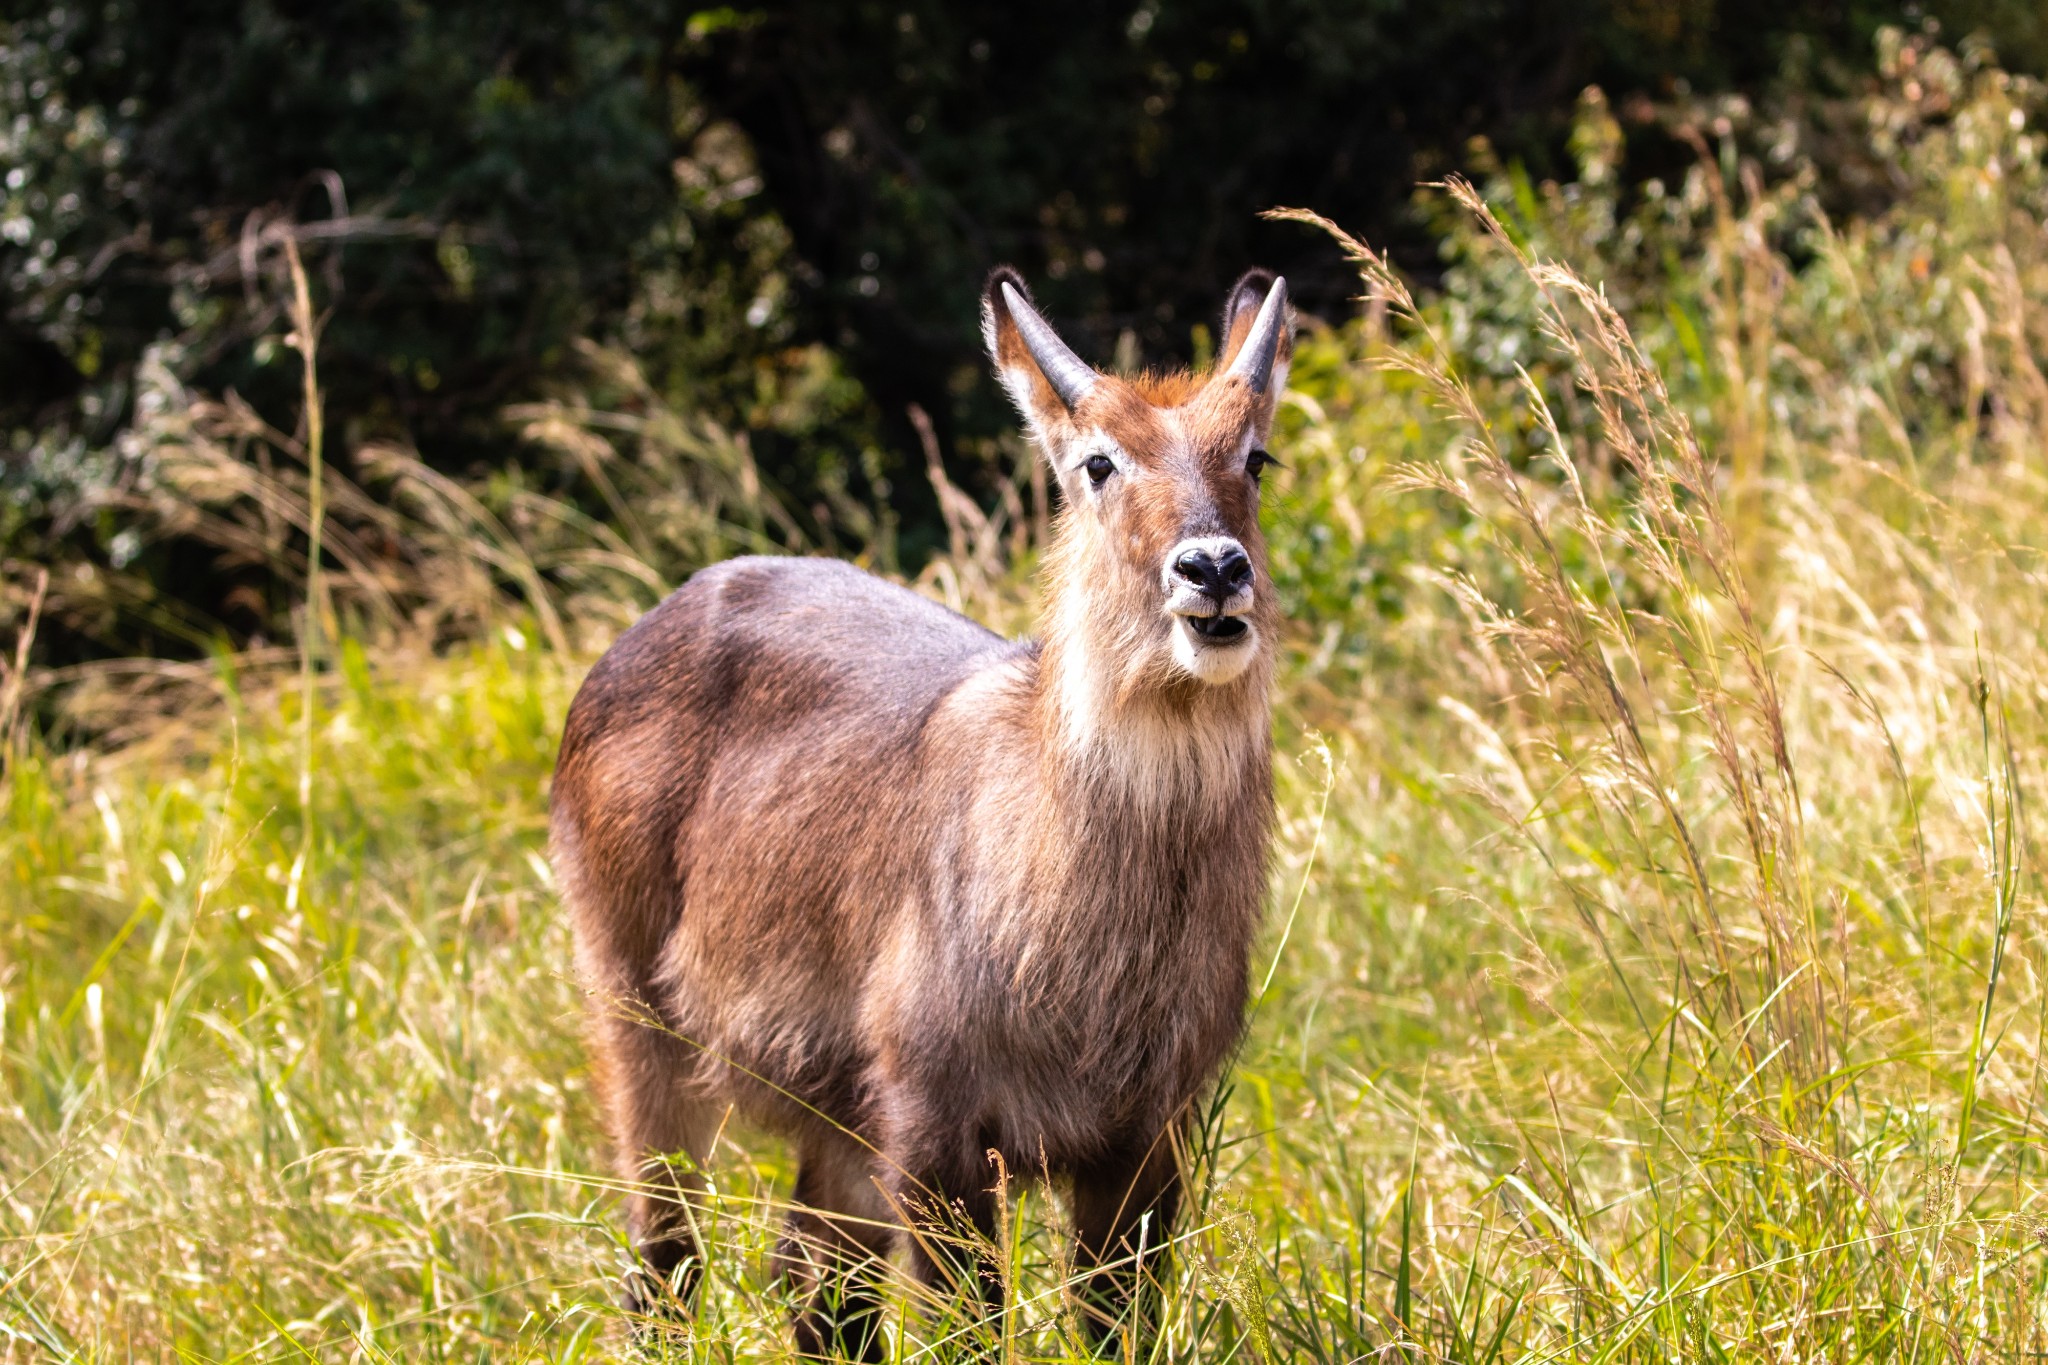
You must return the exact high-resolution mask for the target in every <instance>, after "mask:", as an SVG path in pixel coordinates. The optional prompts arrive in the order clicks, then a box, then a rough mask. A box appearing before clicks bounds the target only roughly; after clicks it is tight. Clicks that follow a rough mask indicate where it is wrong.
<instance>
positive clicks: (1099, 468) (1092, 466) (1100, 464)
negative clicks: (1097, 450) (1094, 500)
mask: <svg viewBox="0 0 2048 1365" xmlns="http://www.w3.org/2000/svg"><path fill="white" fill-rule="evenodd" d="M1081 467H1082V468H1083V469H1085V470H1087V471H1088V482H1090V483H1092V484H1094V485H1095V486H1096V487H1097V488H1100V487H1102V485H1103V484H1104V483H1105V482H1107V481H1108V479H1109V476H1110V475H1112V474H1114V473H1116V465H1115V464H1114V463H1113V462H1112V461H1111V460H1110V458H1109V456H1107V455H1090V456H1089V457H1088V458H1087V459H1086V460H1084V461H1083V462H1082V464H1081Z"/></svg>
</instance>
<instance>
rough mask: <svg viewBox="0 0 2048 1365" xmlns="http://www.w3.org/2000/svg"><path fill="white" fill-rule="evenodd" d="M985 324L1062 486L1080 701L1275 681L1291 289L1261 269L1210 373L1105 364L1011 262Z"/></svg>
mask: <svg viewBox="0 0 2048 1365" xmlns="http://www.w3.org/2000/svg"><path fill="white" fill-rule="evenodd" d="M982 331H983V335H984V338H985V340H986V341H987V344H988V348H989V354H990V356H991V357H992V358H993V359H994V361H995V365H996V370H997V373H998V375H999V376H1000V377H1001V379H1002V382H1003V386H1004V387H1005V388H1006V389H1008V390H1009V393H1010V397H1011V399H1012V400H1013V401H1014V402H1015V403H1016V405H1017V408H1018V410H1019V411H1020V412H1022V414H1023V416H1024V420H1025V423H1026V425H1027V426H1028V428H1029V430H1030V433H1031V437H1032V440H1033V442H1034V443H1035V444H1036V446H1037V447H1038V450H1039V452H1040V454H1041V455H1042V456H1043V457H1044V458H1045V460H1046V462H1047V464H1048V465H1049V467H1050V468H1051V470H1052V473H1053V476H1054V477H1055V478H1056V479H1057V480H1058V482H1059V488H1060V494H1061V503H1062V506H1061V511H1060V515H1059V520H1058V524H1057V529H1056V530H1055V533H1054V537H1053V543H1052V545H1051V546H1050V548H1049V550H1048V553H1047V556H1046V571H1047V595H1048V602H1047V608H1048V609H1047V613H1046V620H1045V623H1044V625H1045V634H1046V648H1047V651H1048V655H1049V656H1050V655H1052V654H1054V653H1055V652H1057V653H1059V654H1060V655H1062V656H1063V657H1062V663H1063V664H1065V666H1067V667H1069V668H1073V667H1075V666H1076V665H1077V664H1078V665H1079V666H1080V668H1081V670H1082V672H1083V673H1084V674H1085V675H1086V676H1087V678H1088V680H1089V681H1088V690H1089V691H1091V692H1093V693H1095V694H1096V695H1095V696H1093V697H1092V698H1083V697H1075V696H1072V695H1071V692H1072V689H1071V688H1069V689H1068V691H1069V694H1070V695H1069V700H1070V701H1071V702H1073V703H1075V704H1081V705H1094V706H1101V705H1105V704H1108V705H1122V704H1125V703H1128V702H1130V701H1132V700H1133V699H1134V698H1135V697H1136V696H1138V695H1139V694H1142V693H1148V692H1150V693H1167V694H1173V693H1181V694H1186V693H1187V692H1188V689H1189V688H1190V687H1191V686H1192V687H1193V689H1194V694H1195V695H1196V696H1199V695H1201V694H1203V691H1204V688H1203V685H1207V687H1209V688H1230V687H1244V686H1256V687H1258V688H1260V689H1262V688H1263V684H1264V680H1265V679H1266V677H1267V676H1269V674H1270V672H1271V659H1270V654H1271V651H1272V649H1273V647H1274V641H1273V638H1272V637H1273V635H1274V627H1275V623H1276V622H1277V620H1278V614H1277V610H1276V608H1275V605H1274V599H1273V593H1272V589H1271V586H1270V583H1269V581H1268V579H1267V577H1266V542H1265V538H1264V536H1262V535H1261V534H1260V531H1259V477H1260V473H1261V471H1262V470H1264V469H1265V468H1266V467H1267V466H1268V465H1270V464H1272V463H1273V460H1272V458H1271V457H1270V456H1268V455H1267V454H1266V438H1267V436H1268V434H1269V433H1270V431H1271V430H1272V425H1273V413H1274V409H1275V407H1276V406H1277V403H1278V400H1279V395H1280V393H1281V391H1282V390H1283V389H1284V388H1285V387H1286V382H1287V363H1288V358H1289V355H1290V352H1291V349H1292V335H1291V327H1290V325H1289V319H1288V313H1287V282H1286V281H1285V280H1282V279H1279V278H1278V277H1276V276H1274V275H1272V274H1271V273H1269V272H1267V271H1263V270H1254V271H1251V272H1249V273H1248V274H1246V275H1245V276H1244V278H1243V279H1241V280H1239V281H1238V282H1237V284H1236V285H1235V286H1233V287H1232V289H1231V291H1230V295H1229V298H1228V301H1227V302H1226V303H1225V305H1224V310H1223V332H1222V336H1223V339H1224V344H1223V346H1222V348H1221V350H1222V354H1221V359H1220V360H1219V362H1218V363H1217V365H1216V367H1215V369H1214V370H1212V371H1210V372H1208V373H1205V374H1195V373H1190V372H1187V371H1179V372H1173V373H1166V374H1156V373H1147V374H1144V375H1141V376H1137V377H1134V378H1130V379H1124V378H1120V377H1118V376H1116V375H1111V374H1104V373H1102V372H1100V371H1098V370H1096V369H1095V368H1093V367H1092V366H1090V365H1089V364H1088V363H1087V362H1085V361H1083V360H1082V359H1081V358H1080V357H1079V356H1077V355H1075V354H1074V352H1073V350H1072V349H1071V348H1069V347H1068V346H1067V344H1066V343H1065V342H1064V341H1062V340H1060V338H1059V336H1058V334H1057V333H1055V332H1054V331H1053V329H1052V327H1051V325H1050V324H1048V323H1047V322H1046V320H1045V319H1044V318H1043V317H1041V316H1040V315H1039V313H1038V311H1037V309H1036V308H1035V307H1033V305H1032V302H1031V295H1030V293H1029V291H1027V290H1026V289H1025V287H1024V281H1023V279H1022V278H1021V277H1020V276H1018V274H1017V273H1016V272H1015V271H1013V270H1010V269H1008V268H1007V267H1005V268H1002V269H998V270H997V271H996V272H995V273H994V274H992V275H990V276H989V281H988V284H987V286H986V288H985V289H984V291H983V295H982ZM1255 666H1256V667H1255Z"/></svg>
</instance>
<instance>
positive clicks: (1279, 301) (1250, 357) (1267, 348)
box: [1226, 275, 1287, 393]
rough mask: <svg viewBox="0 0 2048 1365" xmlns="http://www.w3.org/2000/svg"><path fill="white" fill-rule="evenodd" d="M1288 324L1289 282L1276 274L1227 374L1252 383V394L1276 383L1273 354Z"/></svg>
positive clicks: (1277, 349) (1261, 391) (1278, 346)
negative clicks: (1282, 330)
mask: <svg viewBox="0 0 2048 1365" xmlns="http://www.w3.org/2000/svg"><path fill="white" fill-rule="evenodd" d="M1286 326H1287V281H1286V280H1284V279H1282V278H1280V277H1279V276H1277V275H1276V276H1274V277H1273V287H1272V288H1271V289H1269V290H1267V291H1266V301H1265V302H1264V303H1262V304H1260V305H1259V315H1258V316H1257V317H1255V318H1253V319H1252V330H1251V331H1250V332H1249V333H1247V334H1246V336H1245V339H1244V345H1242V346H1240V347H1238V349H1237V358H1236V359H1235V360H1233V361H1231V362H1230V369H1229V370H1228V371H1227V372H1226V373H1227V374H1231V375H1235V376H1237V377H1238V378H1239V379H1242V380H1243V381H1244V382H1245V383H1247V384H1249V385H1250V386H1251V390H1252V392H1253V393H1264V392H1265V391H1266V386H1267V385H1268V384H1270V383H1272V382H1273V357H1274V355H1275V354H1276V353H1277V352H1278V351H1279V349H1280V332H1281V329H1282V328H1284V327H1286Z"/></svg>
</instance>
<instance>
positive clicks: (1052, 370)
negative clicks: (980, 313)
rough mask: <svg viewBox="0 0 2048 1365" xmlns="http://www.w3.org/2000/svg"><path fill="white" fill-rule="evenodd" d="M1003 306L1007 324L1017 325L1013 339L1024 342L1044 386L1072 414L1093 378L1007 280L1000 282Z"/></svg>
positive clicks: (1096, 376) (1083, 362) (1087, 369)
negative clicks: (1056, 395)
mask: <svg viewBox="0 0 2048 1365" xmlns="http://www.w3.org/2000/svg"><path fill="white" fill-rule="evenodd" d="M1002 289H1003V302H1004V303H1005V304H1006V305H1008V307H1009V309H1010V320H1011V321H1012V322H1014V323H1016V324H1017V335H1019V336H1021V337H1023V338H1024V348H1025V349H1026V350H1028V351H1030V352H1031V358H1032V359H1033V360H1035V361H1037V362H1038V372H1039V373H1040V374H1042V375H1044V376H1045V382H1046V383H1048V384H1050V385H1052V391H1053V392H1054V393H1056V394H1058V395H1059V396H1060V401H1061V402H1062V403H1065V404H1066V405H1067V409H1068V411H1072V410H1073V407H1074V405H1075V404H1076V403H1079V402H1080V401H1081V400H1082V399H1083V398H1086V397H1087V396H1088V390H1090V389H1092V388H1094V387H1095V381H1096V380H1097V379H1098V378H1100V377H1101V376H1099V375H1097V374H1096V373H1095V371H1094V369H1093V368H1092V367H1091V366H1090V365H1089V364H1088V362H1087V361H1085V360H1083V359H1081V357H1079V356H1077V355H1075V354H1074V352H1073V349H1072V348H1071V347H1069V346H1068V345H1067V343H1066V342H1064V341H1061V340H1060V338H1059V333H1057V332H1055V331H1053V329H1052V325H1051V324H1050V323H1048V322H1047V321H1046V320H1045V319H1044V318H1042V317H1040V316H1038V313H1037V310H1035V309H1034V308H1032V306H1031V304H1030V303H1029V302H1028V301H1026V299H1025V298H1024V296H1023V295H1022V294H1020V293H1019V292H1017V290H1016V288H1015V287H1014V286H1012V285H1011V283H1010V282H1009V281H1008V280H1004V281H1003V285H1002Z"/></svg>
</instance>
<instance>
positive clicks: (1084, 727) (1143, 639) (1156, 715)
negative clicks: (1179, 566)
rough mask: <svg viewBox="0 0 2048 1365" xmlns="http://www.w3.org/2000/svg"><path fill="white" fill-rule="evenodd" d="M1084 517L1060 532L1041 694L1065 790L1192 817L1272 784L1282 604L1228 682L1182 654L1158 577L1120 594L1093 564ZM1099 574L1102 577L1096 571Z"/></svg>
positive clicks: (1059, 790) (1049, 585)
mask: <svg viewBox="0 0 2048 1365" xmlns="http://www.w3.org/2000/svg"><path fill="white" fill-rule="evenodd" d="M1083 549H1084V547H1082V546H1080V545H1078V544H1077V543H1076V537H1075V532H1074V528H1073V525H1072V523H1067V524H1063V525H1062V526H1060V527H1059V529H1058V531H1057V533H1056V534H1055V537H1054V540H1053V544H1052V546H1051V547H1050V548H1049V550H1048V552H1047V554H1046V557H1045V560H1044V562H1043V565H1042V569H1041V572H1042V574H1043V575H1044V577H1043V581H1044V583H1045V584H1046V597H1045V610H1044V612H1043V614H1042V622H1043V625H1042V631H1041V646H1040V652H1039V658H1038V668H1037V673H1036V676H1035V677H1034V678H1032V679H1031V683H1030V686H1031V688H1032V694H1033V695H1032V706H1033V709H1034V711H1035V715H1034V719H1035V720H1036V722H1037V725H1038V732H1039V734H1040V735H1041V736H1043V737H1044V745H1043V749H1042V751H1041V752H1042V753H1043V756H1044V758H1043V767H1042V771H1043V774H1044V777H1045V779H1046V781H1047V783H1048V785H1049V786H1051V787H1052V788H1054V790H1055V793H1056V795H1057V798H1058V799H1059V800H1060V801H1061V802H1062V804H1064V803H1065V802H1066V801H1068V800H1072V799H1083V800H1085V799H1087V798H1090V797H1092V798H1094V799H1096V800H1101V799H1104V798H1107V799H1110V800H1112V801H1114V802H1115V803H1116V805H1117V806H1119V807H1121V808H1122V809H1123V810H1124V811H1126V812H1130V813H1133V814H1143V815H1152V816H1162V815H1163V816H1165V817H1167V818H1168V819H1170V820H1184V818H1185V816H1187V815H1188V814H1190V813H1192V812H1193V811H1194V810H1196V809H1199V810H1202V811H1204V812H1214V811H1215V810H1216V809H1217V808H1218V807H1221V806H1226V805H1229V804H1232V803H1233V802H1235V801H1236V800H1238V799H1239V798H1241V797H1243V796H1245V795H1247V794H1248V793H1250V792H1253V791H1259V792H1263V790H1264V789H1265V788H1266V787H1267V786H1268V785H1269V784H1270V772H1271V757H1270V748H1271V745H1270V721H1269V715H1270V710H1269V707H1268V700H1267V698H1268V693H1269V692H1270V690H1271V683H1272V671H1273V670H1272V648H1273V646H1272V633H1271V627H1272V616H1273V613H1272V610H1271V607H1270V604H1267V605H1265V607H1264V609H1263V610H1262V611H1261V612H1260V613H1259V616H1260V618H1261V619H1260V621H1259V624H1260V626H1261V627H1262V628H1263V629H1264V633H1265V638H1264V639H1263V640H1261V641H1260V642H1259V643H1257V644H1256V645H1251V646H1247V647H1248V648H1256V649H1257V650H1258V654H1257V656H1256V657H1255V658H1254V659H1253V661H1252V663H1251V664H1250V666H1249V667H1247V668H1246V669H1245V671H1244V672H1243V674H1241V675H1240V676H1239V677H1237V678H1235V679H1233V680H1232V681H1230V682H1228V683H1225V684H1222V685H1220V686H1216V685H1211V684H1209V683H1204V682H1201V681H1198V680H1197V679H1195V678H1192V677H1190V676H1188V675H1187V674H1186V673H1185V672H1184V671H1182V670H1181V669H1180V667H1179V666H1178V665H1177V664H1175V663H1174V661H1173V655H1172V651H1171V647H1170V642H1169V638H1168V634H1167V629H1166V622H1165V621H1164V620H1163V619H1162V614H1161V609H1160V607H1159V604H1158V601H1157V598H1156V592H1155V590H1154V589H1153V586H1152V585H1151V584H1150V583H1142V582H1141V583H1138V584H1136V585H1134V586H1135V588H1136V591H1134V592H1131V593H1129V594H1127V595H1126V597H1125V598H1124V600H1118V599H1117V598H1116V596H1115V595H1113V594H1109V593H1106V592H1105V591H1104V585H1103V582H1102V580H1104V579H1107V578H1109V577H1111V576H1110V575H1101V574H1098V575H1089V574H1087V573H1086V569H1087V565H1086V562H1085V556H1084V555H1083V553H1082V550H1083ZM1090 578H1093V579H1094V580H1095V581H1094V582H1093V583H1092V584H1091V583H1090V582H1089V581H1088V580H1089V579H1090Z"/></svg>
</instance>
